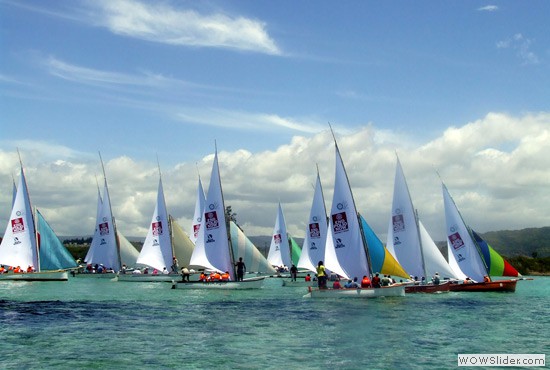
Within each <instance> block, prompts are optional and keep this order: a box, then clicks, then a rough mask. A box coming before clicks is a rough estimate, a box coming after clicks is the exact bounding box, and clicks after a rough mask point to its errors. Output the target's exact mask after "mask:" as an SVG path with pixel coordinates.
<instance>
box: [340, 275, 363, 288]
mask: <svg viewBox="0 0 550 370" xmlns="http://www.w3.org/2000/svg"><path fill="white" fill-rule="evenodd" d="M359 287H360V286H359V283H358V282H357V277H354V278H353V280H348V282H347V283H346V284H345V285H344V288H348V289H349V288H351V289H357V288H359Z"/></svg>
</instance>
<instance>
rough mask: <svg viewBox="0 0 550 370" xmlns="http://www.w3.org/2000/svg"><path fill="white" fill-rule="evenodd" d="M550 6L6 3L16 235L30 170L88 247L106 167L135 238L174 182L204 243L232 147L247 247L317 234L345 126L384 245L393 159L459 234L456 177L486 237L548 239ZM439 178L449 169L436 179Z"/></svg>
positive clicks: (5, 115) (2, 212) (53, 219)
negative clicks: (318, 196) (209, 193)
mask: <svg viewBox="0 0 550 370" xmlns="http://www.w3.org/2000/svg"><path fill="white" fill-rule="evenodd" d="M549 14H550V2H548V1H542V0H540V1H527V2H517V1H477V0H472V1H458V0H457V1H439V0H437V1H436V0H427V1H422V2H413V1H391V0H390V1H348V2H345V3H341V2H332V1H318V2H309V1H289V0H283V1H216V0H214V1H175V0H174V1H168V0H167V1H154V2H149V1H130V0H96V1H85V0H82V1H81V0H74V1H73V0H70V1H69V0H52V1H47V2H46V1H25V0H22V1H11V0H0V179H1V180H0V229H1V230H0V233H2V232H3V231H4V225H6V224H7V222H8V219H9V215H10V208H11V201H12V188H13V182H14V180H15V181H17V178H18V176H19V166H20V162H19V157H18V151H19V154H20V157H21V161H22V163H23V166H24V169H25V174H26V178H27V183H28V188H29V193H30V197H31V202H32V204H33V205H34V206H36V207H37V208H38V209H39V210H40V211H41V213H42V214H43V215H44V216H45V218H46V219H47V220H48V222H49V223H50V225H51V226H52V227H53V229H54V230H55V231H56V233H57V234H58V235H61V236H65V235H91V234H92V232H93V229H94V223H95V213H96V205H97V183H98V182H99V183H100V184H101V183H102V181H103V173H102V167H101V162H100V156H99V153H101V157H102V158H103V163H104V166H105V174H106V178H107V182H108V184H109V191H110V194H111V202H112V209H113V213H114V216H115V218H116V220H117V227H118V229H119V230H120V231H121V232H122V233H123V234H124V235H126V236H135V237H145V235H146V232H147V229H148V225H149V222H150V220H151V217H152V214H153V211H154V207H155V200H156V192H157V187H158V181H159V169H160V172H161V173H162V181H163V186H164V192H165V196H166V204H167V208H168V211H169V212H170V213H171V214H172V215H173V216H174V217H175V218H176V219H177V220H178V221H179V222H180V224H181V225H182V227H184V229H185V230H189V228H190V224H191V218H192V217H193V212H194V207H195V201H196V192H197V186H198V178H199V176H200V177H201V180H202V181H203V185H204V188H205V190H206V189H207V187H208V183H209V177H210V171H211V166H212V160H213V154H214V151H215V148H216V146H217V149H218V153H219V161H220V172H221V178H222V186H223V190H224V198H225V203H226V206H227V205H231V206H232V208H233V210H234V212H236V213H237V221H238V222H239V224H240V225H241V226H242V227H243V229H244V230H245V232H246V233H247V234H249V235H271V232H272V230H273V226H274V224H275V218H276V215H277V204H278V203H279V202H280V203H281V204H282V207H283V211H284V214H285V219H286V223H287V229H288V231H289V233H291V234H292V235H293V236H296V237H303V236H304V234H305V227H306V222H307V219H308V215H309V208H310V206H311V201H312V197H313V184H314V182H315V177H316V173H317V168H318V169H319V173H320V176H321V181H322V184H323V189H324V195H325V202H326V206H327V209H330V206H331V201H332V187H333V184H334V171H335V170H334V163H335V156H334V139H333V137H332V134H331V132H330V128H329V124H330V125H331V126H332V129H333V130H334V135H335V137H336V140H337V142H338V146H339V148H340V151H341V154H342V158H343V161H344V164H345V166H346V169H347V172H348V177H349V180H350V183H351V187H352V190H353V193H354V197H355V202H356V204H357V208H358V210H359V211H360V212H361V213H362V214H363V215H364V216H365V218H366V219H367V221H368V222H369V224H370V225H371V226H372V227H373V228H374V230H375V232H376V233H377V234H378V236H379V237H380V238H381V239H382V240H384V241H385V238H386V234H387V226H388V223H389V217H390V213H391V199H392V192H393V180H394V174H395V166H396V158H397V157H396V154H397V155H398V156H399V159H400V161H401V164H402V166H403V170H404V173H405V176H406V178H407V182H408V185H409V191H410V193H411V197H412V201H413V204H414V206H415V208H417V209H418V213H419V217H420V219H421V220H422V221H423V224H424V225H425V226H426V228H427V230H428V232H429V233H430V234H431V235H432V237H433V238H434V239H435V240H444V239H445V235H444V234H445V225H444V222H445V221H444V213H443V199H442V193H441V181H442V180H443V181H444V182H445V184H446V185H447V187H448V189H449V191H450V193H451V195H452V196H453V198H454V200H455V202H456V204H457V206H458V208H459V209H460V211H461V212H462V215H463V218H464V219H465V220H466V222H467V223H468V224H470V225H471V226H472V227H473V228H474V229H476V231H480V232H486V231H494V230H515V229H522V228H527V227H542V226H550V213H549V212H548V209H550V195H549V194H550V191H549V190H550V159H549V158H550V144H549V143H550V98H549V97H550V68H549V66H550V32H548V15H549ZM438 174H439V175H438Z"/></svg>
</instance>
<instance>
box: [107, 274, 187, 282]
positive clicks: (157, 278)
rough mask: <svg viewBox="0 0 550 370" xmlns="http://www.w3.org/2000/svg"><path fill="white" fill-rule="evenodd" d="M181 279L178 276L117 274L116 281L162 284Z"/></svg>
mask: <svg viewBox="0 0 550 370" xmlns="http://www.w3.org/2000/svg"><path fill="white" fill-rule="evenodd" d="M178 279H181V275H178V274H166V275H152V274H117V275H116V281H126V282H133V283H155V282H158V283H161V282H169V283H170V282H172V281H174V280H178Z"/></svg>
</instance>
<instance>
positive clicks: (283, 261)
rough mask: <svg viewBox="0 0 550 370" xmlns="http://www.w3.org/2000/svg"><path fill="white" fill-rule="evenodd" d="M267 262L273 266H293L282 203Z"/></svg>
mask: <svg viewBox="0 0 550 370" xmlns="http://www.w3.org/2000/svg"><path fill="white" fill-rule="evenodd" d="M267 260H268V261H269V263H271V265H272V266H283V265H284V266H287V267H290V266H291V265H292V259H291V258H290V244H289V243H288V234H287V232H286V222H285V216H284V214H283V208H282V207H281V203H279V208H278V211H277V218H276V220H275V226H274V227H273V234H272V237H271V244H270V246H269V253H268V254H267Z"/></svg>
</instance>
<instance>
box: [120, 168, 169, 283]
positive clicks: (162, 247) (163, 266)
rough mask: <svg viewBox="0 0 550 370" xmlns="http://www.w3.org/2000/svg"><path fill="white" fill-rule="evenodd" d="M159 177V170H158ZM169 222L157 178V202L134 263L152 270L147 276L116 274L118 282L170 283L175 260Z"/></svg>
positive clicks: (162, 190)
mask: <svg viewBox="0 0 550 370" xmlns="http://www.w3.org/2000/svg"><path fill="white" fill-rule="evenodd" d="M159 175H160V169H159ZM171 223H172V222H171V220H170V217H169V215H168V211H167V209H166V201H165V199H164V189H163V186H162V177H161V176H159V186H158V192H157V202H156V205H155V210H154V212H153V216H152V218H151V222H150V223H149V230H148V232H147V236H146V237H145V241H144V242H143V247H142V248H141V252H140V254H139V257H138V259H137V261H136V264H138V265H146V266H149V267H151V268H152V270H151V271H150V272H149V273H147V274H129V273H121V272H122V271H121V272H119V273H118V274H117V280H118V281H140V282H145V281H147V282H152V281H168V282H170V281H172V280H173V279H174V275H176V276H177V275H179V271H177V268H178V266H177V264H176V263H175V262H176V260H177V258H176V256H175V251H174V248H173V243H172V230H171ZM153 269H154V270H153Z"/></svg>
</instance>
